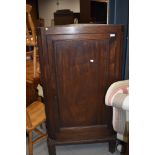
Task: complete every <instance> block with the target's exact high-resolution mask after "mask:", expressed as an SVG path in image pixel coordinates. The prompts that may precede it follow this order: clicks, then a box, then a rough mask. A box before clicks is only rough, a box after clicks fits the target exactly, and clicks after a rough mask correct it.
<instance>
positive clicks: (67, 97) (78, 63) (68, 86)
mask: <svg viewBox="0 0 155 155" xmlns="http://www.w3.org/2000/svg"><path fill="white" fill-rule="evenodd" d="M108 42H109V41H108V40H67V41H65V40H61V41H60V40H59V41H55V42H54V49H55V65H56V79H57V88H58V92H57V94H58V107H59V117H60V119H59V120H60V122H59V124H60V127H77V126H91V125H100V124H104V123H105V122H104V118H105V116H104V115H106V113H104V109H105V108H106V107H105V104H104V97H105V84H106V74H107V59H106V57H107V56H108V47H109V46H108Z"/></svg>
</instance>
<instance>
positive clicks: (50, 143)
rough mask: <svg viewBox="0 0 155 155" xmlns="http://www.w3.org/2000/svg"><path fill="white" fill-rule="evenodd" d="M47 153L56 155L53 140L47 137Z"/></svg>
mask: <svg viewBox="0 0 155 155" xmlns="http://www.w3.org/2000/svg"><path fill="white" fill-rule="evenodd" d="M47 144H48V152H49V155H56V147H55V141H54V140H53V139H51V138H48V139H47Z"/></svg>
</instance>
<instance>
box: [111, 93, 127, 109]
mask: <svg viewBox="0 0 155 155" xmlns="http://www.w3.org/2000/svg"><path fill="white" fill-rule="evenodd" d="M112 106H113V107H115V108H119V109H122V110H126V111H129V95H128V94H122V93H118V94H116V95H115V97H114V98H113V101H112Z"/></svg>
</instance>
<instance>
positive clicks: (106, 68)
mask: <svg viewBox="0 0 155 155" xmlns="http://www.w3.org/2000/svg"><path fill="white" fill-rule="evenodd" d="M111 34H112V36H111ZM122 43H123V26H121V25H91V24H89V25H87V24H84V25H78V26H75V25H74V26H73V25H70V26H59V27H54V28H48V29H47V28H39V29H38V45H39V54H40V65H41V66H40V67H41V81H42V84H43V91H44V97H45V100H46V115H47V130H48V135H49V138H50V139H51V140H54V141H55V144H56V145H57V144H73V143H74V144H75V143H87V142H89V143H91V142H99V141H103V142H104V141H106V142H109V146H110V147H109V150H110V152H113V151H114V148H115V132H114V131H113V128H112V109H111V108H109V107H108V106H106V105H105V101H104V100H105V94H106V91H107V89H108V87H109V86H110V84H112V83H113V82H115V81H118V80H121V77H122V46H123V44H122ZM49 147H50V145H49ZM52 147H53V145H52ZM50 149H52V148H50Z"/></svg>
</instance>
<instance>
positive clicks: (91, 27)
mask: <svg viewBox="0 0 155 155" xmlns="http://www.w3.org/2000/svg"><path fill="white" fill-rule="evenodd" d="M38 30H39V31H42V32H43V33H44V34H46V35H49V34H100V33H111V32H118V33H122V32H124V25H116V24H71V25H62V26H54V27H40V28H38Z"/></svg>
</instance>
